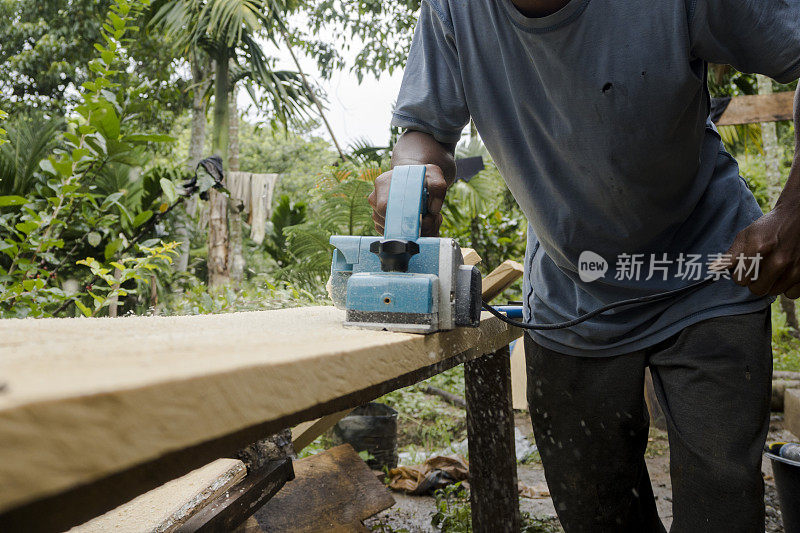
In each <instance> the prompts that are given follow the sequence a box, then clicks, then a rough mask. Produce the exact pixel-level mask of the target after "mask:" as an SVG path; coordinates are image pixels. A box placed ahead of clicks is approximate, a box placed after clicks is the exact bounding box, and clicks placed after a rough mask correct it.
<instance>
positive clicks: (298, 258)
mask: <svg viewBox="0 0 800 533" xmlns="http://www.w3.org/2000/svg"><path fill="white" fill-rule="evenodd" d="M381 171H382V170H381V169H380V168H377V167H367V168H355V167H352V166H349V165H344V166H342V167H338V168H329V169H327V170H326V172H325V173H324V174H323V175H322V176H321V177H320V179H319V181H318V184H317V187H316V189H314V190H313V191H312V192H311V201H310V202H309V211H310V213H309V214H308V215H307V217H306V218H307V221H306V222H303V223H302V224H298V225H294V226H288V227H285V228H284V230H283V232H284V234H285V235H286V237H287V248H288V251H289V253H290V254H291V255H292V257H293V259H294V261H293V262H292V263H291V264H289V265H287V266H285V267H283V268H281V269H280V270H279V272H278V273H277V275H278V277H279V279H282V280H286V281H291V282H293V283H296V284H299V285H300V286H303V287H305V288H306V289H308V290H312V291H313V290H316V291H319V290H320V289H321V288H322V287H324V286H325V281H326V280H327V279H328V276H329V274H330V266H331V254H332V252H333V249H332V247H331V245H330V238H331V235H374V234H375V229H374V225H373V222H372V208H371V207H370V205H369V202H368V201H367V197H368V196H369V195H370V193H371V192H372V190H373V187H374V184H373V183H374V180H375V178H376V177H378V176H379V175H380V173H381Z"/></svg>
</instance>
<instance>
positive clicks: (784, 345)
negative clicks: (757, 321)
mask: <svg viewBox="0 0 800 533" xmlns="http://www.w3.org/2000/svg"><path fill="white" fill-rule="evenodd" d="M772 362H773V367H774V368H775V370H789V371H793V372H800V338H798V337H797V332H796V331H794V330H792V329H791V328H790V327H789V326H787V325H786V315H785V314H784V313H783V311H782V310H781V306H780V303H779V302H778V301H776V302H775V303H774V304H772Z"/></svg>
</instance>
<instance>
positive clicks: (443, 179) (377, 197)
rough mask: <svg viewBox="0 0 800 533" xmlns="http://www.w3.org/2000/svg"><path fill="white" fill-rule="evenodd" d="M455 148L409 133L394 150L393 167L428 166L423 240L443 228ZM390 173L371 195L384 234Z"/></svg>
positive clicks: (377, 225) (377, 224) (378, 181)
mask: <svg viewBox="0 0 800 533" xmlns="http://www.w3.org/2000/svg"><path fill="white" fill-rule="evenodd" d="M455 150H456V145H455V144H454V143H452V144H444V143H440V142H439V141H437V140H436V139H434V138H433V136H431V135H428V134H427V133H423V132H421V131H413V130H409V131H406V132H405V133H404V134H403V135H402V136H401V137H400V139H398V141H397V144H395V145H394V149H393V150H392V168H394V167H398V166H400V165H425V168H426V170H425V186H426V187H427V188H428V206H427V207H428V209H427V212H426V213H425V216H424V217H422V227H421V228H420V233H422V237H438V236H439V226H441V225H442V212H441V211H442V205H443V204H444V195H445V194H446V193H447V188H448V187H449V186H450V185H451V184H452V183H453V181H454V180H455V179H456V160H455V158H454V157H453V154H454V153H455ZM391 182H392V173H391V171H389V172H386V173H384V174H381V175H380V176H378V179H376V180H375V190H374V191H373V192H372V194H370V195H369V204H370V205H371V206H372V220H374V221H375V229H377V230H378V231H379V232H380V233H383V225H384V222H385V221H386V202H387V201H388V200H389V184H390V183H391Z"/></svg>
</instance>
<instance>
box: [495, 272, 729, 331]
mask: <svg viewBox="0 0 800 533" xmlns="http://www.w3.org/2000/svg"><path fill="white" fill-rule="evenodd" d="M714 281H716V279H715V278H706V279H704V280H703V281H699V282H697V283H693V284H692V285H688V286H686V287H681V288H680V289H674V290H671V291H667V292H660V293H658V294H652V295H650V296H642V297H639V298H631V299H629V300H622V301H619V302H614V303H610V304H608V305H604V306H603V307H600V308H598V309H595V310H594V311H590V312H588V313H586V314H585V315H581V316H579V317H578V318H575V319H573V320H570V321H568V322H559V323H557V324H527V323H525V322H519V321H518V320H512V319H510V318H508V317H507V316H504V315H503V314H502V313H501V312H500V311H498V310H497V309H495V308H494V307H492V306H491V305H489V304H488V303H486V302H483V308H484V309H485V310H487V311H489V312H490V313H491V314H493V315H494V316H496V317H497V318H499V319H500V320H502V321H503V322H505V323H506V324H509V325H511V326H515V327H518V328H522V329H530V330H553V329H566V328H571V327H573V326H577V325H578V324H581V323H583V322H586V321H587V320H589V319H591V318H594V317H596V316H597V315H600V314H603V313H605V312H606V311H611V310H612V309H617V308H619V307H627V306H630V305H641V304H646V303H650V302H658V301H661V300H666V299H668V298H672V297H674V296H678V295H680V294H685V293H689V292H693V291H695V290H697V289H699V288H701V287H705V286H706V285H710V284H711V283H713V282H714Z"/></svg>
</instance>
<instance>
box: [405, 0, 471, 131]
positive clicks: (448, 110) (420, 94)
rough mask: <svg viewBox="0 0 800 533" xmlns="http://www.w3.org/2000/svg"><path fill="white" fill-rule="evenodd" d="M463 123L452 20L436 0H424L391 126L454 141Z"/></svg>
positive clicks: (464, 112)
mask: <svg viewBox="0 0 800 533" xmlns="http://www.w3.org/2000/svg"><path fill="white" fill-rule="evenodd" d="M435 1H436V0H433V2H435ZM468 122H469V110H468V109H467V104H466V99H465V97H464V88H463V85H462V81H461V70H460V68H459V62H458V52H457V51H456V47H455V37H454V35H453V26H452V22H451V21H450V19H449V18H448V17H447V15H446V12H445V11H444V10H443V9H442V8H441V7H440V6H439V4H438V3H437V4H435V5H434V3H432V2H431V1H430V0H425V1H423V2H422V7H421V11H420V16H419V21H418V22H417V27H416V30H415V32H414V39H413V41H412V43H411V51H410V52H409V55H408V62H407V63H406V69H405V73H404V75H403V82H402V84H401V86H400V94H399V95H398V97H397V105H396V106H395V109H394V113H393V114H392V126H395V127H400V128H405V129H411V130H417V131H422V132H425V133H428V134H430V135H432V136H433V137H434V138H435V139H436V140H437V141H439V142H443V143H455V142H458V140H459V139H460V138H461V131H462V130H463V129H464V126H466V125H467V123H468Z"/></svg>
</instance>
